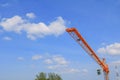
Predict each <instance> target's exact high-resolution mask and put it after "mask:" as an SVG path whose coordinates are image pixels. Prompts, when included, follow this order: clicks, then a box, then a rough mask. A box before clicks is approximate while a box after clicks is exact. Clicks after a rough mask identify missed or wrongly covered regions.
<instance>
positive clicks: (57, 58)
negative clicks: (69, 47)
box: [53, 56, 69, 65]
mask: <svg viewBox="0 0 120 80" xmlns="http://www.w3.org/2000/svg"><path fill="white" fill-rule="evenodd" d="M53 61H54V62H56V63H57V64H59V65H67V64H68V63H69V62H68V61H66V60H65V58H63V57H62V56H53Z"/></svg>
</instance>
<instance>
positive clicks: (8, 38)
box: [3, 36, 12, 41]
mask: <svg viewBox="0 0 120 80" xmlns="http://www.w3.org/2000/svg"><path fill="white" fill-rule="evenodd" d="M3 40H7V41H10V40H12V38H11V37H8V36H6V37H3Z"/></svg>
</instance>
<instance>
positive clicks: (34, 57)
mask: <svg viewBox="0 0 120 80" xmlns="http://www.w3.org/2000/svg"><path fill="white" fill-rule="evenodd" d="M41 58H42V56H41V55H34V56H32V60H39V59H41Z"/></svg>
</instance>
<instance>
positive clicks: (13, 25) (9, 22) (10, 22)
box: [0, 16, 25, 33]
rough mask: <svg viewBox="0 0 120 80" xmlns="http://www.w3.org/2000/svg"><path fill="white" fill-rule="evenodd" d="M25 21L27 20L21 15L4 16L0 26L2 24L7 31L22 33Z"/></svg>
mask: <svg viewBox="0 0 120 80" xmlns="http://www.w3.org/2000/svg"><path fill="white" fill-rule="evenodd" d="M24 23H25V21H24V20H23V19H22V18H21V17H20V16H14V17H12V18H3V19H2V21H1V22H0V26H2V27H3V29H4V30H5V31H13V32H16V33H20V32H21V30H22V29H23V26H21V25H23V24H24Z"/></svg>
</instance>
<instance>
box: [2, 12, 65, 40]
mask: <svg viewBox="0 0 120 80" xmlns="http://www.w3.org/2000/svg"><path fill="white" fill-rule="evenodd" d="M28 14H29V17H30V13H28ZM28 14H27V16H28ZM31 17H32V16H31ZM0 26H1V27H2V28H3V29H4V30H5V31H9V32H15V33H22V32H25V33H26V34H27V37H28V38H30V39H32V40H35V39H37V38H42V37H45V36H48V35H54V36H59V35H61V34H63V33H64V32H65V29H66V26H65V21H64V19H63V18H62V17H57V19H56V20H55V21H53V22H51V23H50V24H49V25H46V24H45V23H44V22H39V23H31V22H29V20H28V19H23V18H22V17H20V16H18V15H16V16H13V17H12V18H3V19H2V21H1V22H0Z"/></svg>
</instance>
